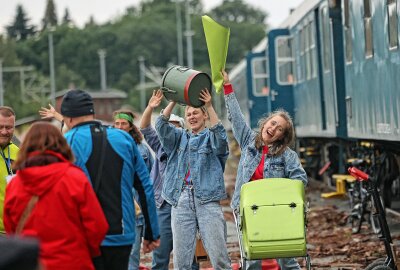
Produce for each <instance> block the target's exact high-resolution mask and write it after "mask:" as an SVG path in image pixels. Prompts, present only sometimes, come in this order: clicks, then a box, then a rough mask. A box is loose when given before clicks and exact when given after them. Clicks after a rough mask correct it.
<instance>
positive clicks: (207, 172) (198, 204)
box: [155, 89, 231, 270]
mask: <svg viewBox="0 0 400 270" xmlns="http://www.w3.org/2000/svg"><path fill="white" fill-rule="evenodd" d="M199 99H200V100H201V101H203V102H204V103H205V105H204V106H203V107H201V108H193V107H190V106H187V107H186V108H185V118H186V123H187V125H188V127H189V128H190V130H183V129H181V128H177V127H175V126H173V125H171V124H170V123H169V119H170V116H171V112H172V110H173V108H174V107H175V105H176V102H174V101H171V102H170V103H169V104H168V106H167V107H166V108H165V109H164V110H163V111H162V114H161V115H160V116H159V117H158V118H157V119H156V124H155V128H156V131H157V133H158V135H159V139H160V141H161V144H162V147H163V149H164V151H165V152H166V153H167V156H168V161H167V167H166V171H165V175H164V184H163V190H162V196H163V198H164V199H165V200H166V201H167V202H168V203H169V204H171V205H172V210H171V220H172V221H171V226H172V236H173V245H174V267H175V269H185V270H187V269H190V268H191V266H192V262H193V256H194V253H195V240H196V232H197V231H199V233H200V236H201V239H202V241H203V244H204V247H205V249H206V251H207V254H208V256H209V258H210V261H211V264H212V266H213V267H214V269H231V265H230V259H229V256H228V251H227V247H226V223H225V220H224V216H223V213H222V209H221V205H220V200H222V199H224V198H226V192H225V184H224V175H223V174H224V169H225V162H226V160H227V158H228V154H229V149H228V140H227V135H226V131H225V129H224V127H223V125H222V124H221V123H220V121H219V119H218V116H217V114H216V112H215V110H214V108H213V106H212V103H211V95H210V93H209V92H208V90H207V89H205V90H203V91H202V92H201V94H200V97H199ZM207 120H208V121H209V122H210V128H207V127H206V121H207Z"/></svg>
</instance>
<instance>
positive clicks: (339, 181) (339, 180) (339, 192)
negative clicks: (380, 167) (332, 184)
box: [321, 174, 356, 199]
mask: <svg viewBox="0 0 400 270" xmlns="http://www.w3.org/2000/svg"><path fill="white" fill-rule="evenodd" d="M332 178H333V179H335V180H336V191H335V192H328V193H322V194H321V197H322V198H325V199H327V198H333V197H337V196H343V195H346V182H354V181H355V180H356V178H355V177H354V176H352V175H349V174H334V175H332Z"/></svg>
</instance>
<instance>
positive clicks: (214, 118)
mask: <svg viewBox="0 0 400 270" xmlns="http://www.w3.org/2000/svg"><path fill="white" fill-rule="evenodd" d="M199 99H200V100H201V101H203V102H204V107H205V108H206V109H207V113H208V117H209V118H210V125H211V127H213V126H215V125H216V124H218V122H219V118H218V115H217V113H216V112H215V110H214V107H213V105H212V102H211V94H210V92H209V91H208V89H207V88H206V89H204V90H202V91H201V92H200V97H199Z"/></svg>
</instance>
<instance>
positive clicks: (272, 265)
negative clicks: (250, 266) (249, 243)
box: [261, 259, 281, 270]
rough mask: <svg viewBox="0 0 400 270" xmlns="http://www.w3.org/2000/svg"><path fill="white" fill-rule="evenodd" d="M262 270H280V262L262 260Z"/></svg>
mask: <svg viewBox="0 0 400 270" xmlns="http://www.w3.org/2000/svg"><path fill="white" fill-rule="evenodd" d="M261 265H262V267H261V269H262V270H280V269H281V268H280V267H279V264H278V262H277V261H276V260H275V259H264V260H262V264H261Z"/></svg>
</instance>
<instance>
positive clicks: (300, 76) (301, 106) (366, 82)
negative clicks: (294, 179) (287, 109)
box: [268, 0, 400, 206]
mask: <svg viewBox="0 0 400 270" xmlns="http://www.w3.org/2000/svg"><path fill="white" fill-rule="evenodd" d="M399 10H400V9H399V7H398V5H397V1H395V0H387V1H370V0H352V1H350V0H343V1H339V0H337V1H329V2H328V1H318V0H309V1H304V2H303V3H302V4H301V5H300V6H299V8H297V9H296V10H295V11H294V12H293V13H292V14H291V15H290V16H289V18H288V19H287V20H286V21H285V24H286V27H284V28H281V29H275V30H272V31H270V33H269V34H268V44H269V47H268V51H269V67H270V89H271V93H277V94H278V95H281V94H282V93H286V94H287V95H288V96H286V98H289V99H290V94H289V93H290V86H289V84H290V83H291V82H292V84H291V87H292V91H293V99H294V101H293V104H294V109H293V110H294V120H295V126H296V134H297V137H298V138H299V142H300V145H301V146H303V147H301V148H299V150H300V153H301V156H302V161H303V163H304V166H305V167H306V169H308V171H309V173H311V176H314V177H315V176H317V172H318V170H319V168H321V167H322V165H323V164H324V163H325V162H327V161H330V162H331V166H330V171H329V174H332V173H344V172H345V166H346V164H347V162H348V160H349V159H350V158H354V157H356V158H363V159H366V160H369V161H370V162H371V164H370V165H373V163H375V164H377V163H378V165H379V166H380V168H382V169H380V168H379V166H378V167H377V168H378V169H376V171H379V173H380V175H379V176H378V177H379V178H380V179H381V188H382V190H383V195H384V200H385V204H386V205H388V206H390V204H391V198H390V197H393V196H397V197H399V193H400V192H399V188H398V186H399V182H400V178H399V169H398V167H399V160H400V158H399V152H398V151H399V150H400V132H399V126H400V125H399V121H400V112H399V109H400V106H399V105H400V91H399V90H397V89H396V87H397V86H398V85H399V79H400V78H399V76H396V75H397V74H399V71H400V70H399V68H400V66H399V64H400V57H399V56H400V52H399V48H398V46H399V45H398V37H399V35H398V25H399V21H398V14H399ZM290 51H291V53H290ZM289 78H290V79H289ZM271 100H272V97H271ZM272 104H273V102H272ZM283 105H285V104H284V103H280V104H278V106H281V107H284V106H283ZM379 163H380V164H379ZM376 173H377V172H376ZM396 187H397V188H396Z"/></svg>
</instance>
